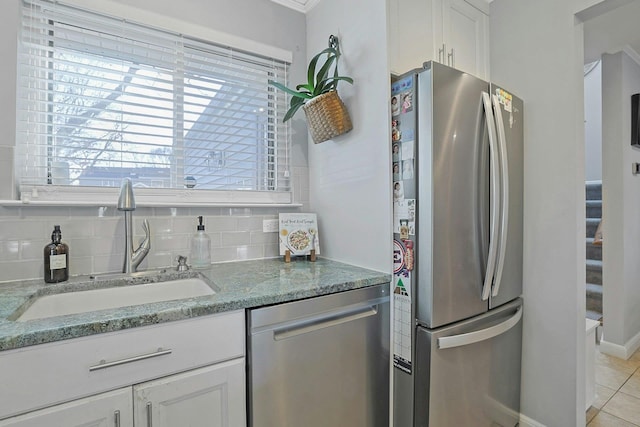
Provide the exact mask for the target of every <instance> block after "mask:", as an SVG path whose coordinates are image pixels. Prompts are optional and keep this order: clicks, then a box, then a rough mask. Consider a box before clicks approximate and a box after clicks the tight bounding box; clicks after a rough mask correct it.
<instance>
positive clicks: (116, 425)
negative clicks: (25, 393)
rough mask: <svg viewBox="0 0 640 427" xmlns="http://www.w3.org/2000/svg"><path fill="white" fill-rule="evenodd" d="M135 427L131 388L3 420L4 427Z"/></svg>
mask: <svg viewBox="0 0 640 427" xmlns="http://www.w3.org/2000/svg"><path fill="white" fill-rule="evenodd" d="M43 426H47V427H89V426H90V427H133V399H132V396H131V387H127V388H124V389H120V390H115V391H111V392H109V393H103V394H98V395H96V396H91V397H87V398H85V399H78V400H74V401H72V402H69V403H64V404H62V405H56V406H52V407H50V408H45V409H42V410H39V411H34V412H30V413H28V414H25V415H20V416H17V417H12V418H8V419H6V420H3V421H0V427H43Z"/></svg>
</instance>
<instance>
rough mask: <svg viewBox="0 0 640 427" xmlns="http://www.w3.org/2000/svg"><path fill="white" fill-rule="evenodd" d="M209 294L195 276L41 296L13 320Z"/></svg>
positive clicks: (205, 284) (206, 287)
mask: <svg viewBox="0 0 640 427" xmlns="http://www.w3.org/2000/svg"><path fill="white" fill-rule="evenodd" d="M213 294H215V291H214V290H213V289H211V287H210V286H209V285H208V284H207V283H206V282H204V281H203V280H201V279H198V278H190V279H179V280H170V281H167V282H158V283H145V284H141V285H127V286H116V287H111V288H103V289H93V290H89V291H76V292H67V293H61V294H53V295H43V296H41V297H39V298H38V299H37V300H35V301H34V302H33V304H31V305H30V306H29V307H28V308H27V309H26V310H25V311H24V313H22V315H20V317H18V318H17V319H16V320H17V321H18V322H24V321H27V320H33V319H45V318H47V317H55V316H63V315H66V314H78V313H88V312H91V311H97V310H106V309H110V308H118V307H127V306H131V305H141V304H149V303H153V302H161V301H171V300H177V299H183V298H193V297H200V296H205V295H213Z"/></svg>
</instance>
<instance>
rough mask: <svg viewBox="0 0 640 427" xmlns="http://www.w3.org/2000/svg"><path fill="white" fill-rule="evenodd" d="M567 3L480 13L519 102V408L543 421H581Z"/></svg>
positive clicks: (580, 135) (577, 112)
mask: <svg viewBox="0 0 640 427" xmlns="http://www.w3.org/2000/svg"><path fill="white" fill-rule="evenodd" d="M576 7H577V4H575V2H573V1H561V2H559V1H557V0H537V1H528V0H494V1H493V2H492V3H491V17H490V19H491V46H490V51H491V74H492V80H493V81H495V82H496V83H498V84H500V85H504V87H507V88H510V90H512V91H513V92H514V93H515V94H517V95H518V96H520V97H521V98H523V99H524V103H525V104H524V111H525V123H524V138H525V151H524V284H523V285H524V292H523V296H524V304H525V306H524V328H523V334H524V336H523V352H522V354H523V359H522V395H521V411H522V413H523V415H524V416H525V417H526V418H527V419H532V420H534V421H536V422H538V423H542V424H543V425H547V426H584V425H585V412H584V405H585V397H584V369H585V368H584V363H585V360H584V330H585V329H584V325H585V323H584V319H585V292H584V283H585V267H584V265H585V251H584V233H585V225H584V224H585V221H584V218H585V212H584V118H583V117H584V114H583V109H584V104H583V87H582V86H583V77H582V76H583V64H582V62H583V60H582V57H583V47H582V40H583V37H582V27H581V26H580V25H576V23H575V19H574V12H576V10H575V8H576ZM579 331H582V333H579ZM523 425H527V422H524V423H523Z"/></svg>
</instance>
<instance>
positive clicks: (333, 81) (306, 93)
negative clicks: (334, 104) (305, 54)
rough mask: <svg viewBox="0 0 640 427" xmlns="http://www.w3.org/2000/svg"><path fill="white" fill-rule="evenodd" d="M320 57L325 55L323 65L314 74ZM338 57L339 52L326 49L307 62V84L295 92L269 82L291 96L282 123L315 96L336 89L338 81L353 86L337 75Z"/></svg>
mask: <svg viewBox="0 0 640 427" xmlns="http://www.w3.org/2000/svg"><path fill="white" fill-rule="evenodd" d="M322 55H326V56H327V57H326V59H325V61H324V64H322V66H321V67H320V69H319V70H318V72H317V73H316V68H317V67H318V61H319V60H320V57H322ZM339 57H340V52H339V51H338V50H337V49H335V48H333V47H328V48H326V49H325V50H323V51H322V52H320V53H319V54H317V55H316V56H314V57H313V58H312V59H311V62H309V69H308V70H307V83H304V84H299V85H297V86H296V90H293V89H289V88H288V87H286V86H284V85H283V84H281V83H278V82H276V81H273V80H269V84H271V85H273V86H275V87H277V88H278V89H280V90H283V91H285V92H286V93H288V94H289V95H291V102H290V104H289V110H287V113H286V114H285V115H284V119H283V120H282V121H283V122H286V121H287V120H289V119H290V118H291V117H293V115H294V114H295V113H296V112H297V111H298V109H300V107H302V106H303V105H304V103H305V102H307V101H308V100H310V99H313V98H315V97H316V96H320V95H322V94H323V93H327V92H329V91H332V90H336V88H337V87H338V82H339V81H340V80H344V81H345V82H348V83H350V84H353V79H352V78H351V77H345V76H339V75H338V58H339ZM332 65H334V68H333V75H332V76H330V75H329V70H330V69H331V66H332Z"/></svg>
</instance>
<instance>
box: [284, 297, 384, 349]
mask: <svg viewBox="0 0 640 427" xmlns="http://www.w3.org/2000/svg"><path fill="white" fill-rule="evenodd" d="M376 314H378V305H377V304H376V305H370V306H366V307H359V308H356V309H353V310H349V311H343V312H340V313H332V314H328V315H324V316H318V317H315V318H310V319H304V320H301V321H299V322H295V323H292V324H289V325H287V326H283V327H279V328H275V329H274V330H273V339H274V340H275V341H280V340H285V339H287V338H292V337H295V336H298V335H302V334H306V333H308V332H314V331H317V330H320V329H324V328H329V327H331V326H336V325H340V324H342V323H347V322H352V321H354V320H358V319H364V318H366V317H370V316H375V315H376Z"/></svg>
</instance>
